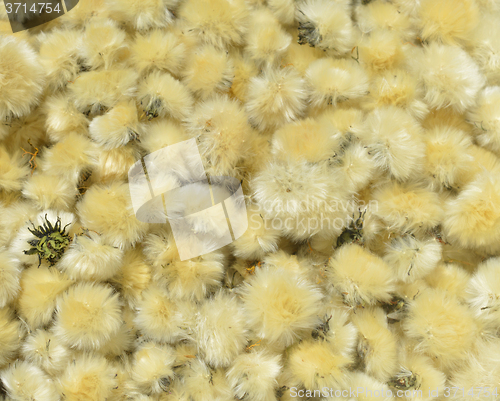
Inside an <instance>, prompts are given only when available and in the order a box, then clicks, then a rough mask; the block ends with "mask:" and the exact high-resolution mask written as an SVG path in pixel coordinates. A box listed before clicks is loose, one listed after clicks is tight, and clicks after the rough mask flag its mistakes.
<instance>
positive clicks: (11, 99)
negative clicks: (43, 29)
mask: <svg viewBox="0 0 500 401" xmlns="http://www.w3.org/2000/svg"><path fill="white" fill-rule="evenodd" d="M44 74H45V73H44V72H43V70H42V68H41V65H40V64H39V61H38V57H37V55H36V53H35V52H34V51H33V49H32V48H31V47H30V46H29V44H28V43H27V42H25V41H22V40H19V39H17V38H16V37H14V36H11V35H2V36H0V93H2V96H1V98H0V120H4V119H5V118H9V119H10V118H11V117H20V116H22V115H25V114H27V113H28V112H29V111H30V109H31V107H32V106H34V105H35V104H36V102H37V101H38V97H39V96H40V94H41V92H42V89H43V80H44Z"/></svg>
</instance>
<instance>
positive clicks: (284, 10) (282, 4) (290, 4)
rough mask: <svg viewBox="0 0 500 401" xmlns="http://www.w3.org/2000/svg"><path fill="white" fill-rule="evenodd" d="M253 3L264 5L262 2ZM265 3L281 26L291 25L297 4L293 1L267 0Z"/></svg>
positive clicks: (260, 0)
mask: <svg viewBox="0 0 500 401" xmlns="http://www.w3.org/2000/svg"><path fill="white" fill-rule="evenodd" d="M254 1H256V2H260V3H264V1H262V0H254ZM265 3H266V5H267V7H268V8H269V10H270V11H271V12H272V13H273V15H274V16H275V17H276V18H277V19H278V21H279V22H281V23H282V24H283V25H293V23H294V22H295V13H296V10H297V3H296V2H295V1H294V0H267V1H266V2H265Z"/></svg>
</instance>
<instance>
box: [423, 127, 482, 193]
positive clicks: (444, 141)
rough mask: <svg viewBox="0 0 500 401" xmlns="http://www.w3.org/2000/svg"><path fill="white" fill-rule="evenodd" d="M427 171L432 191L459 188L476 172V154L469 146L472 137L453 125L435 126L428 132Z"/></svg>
mask: <svg viewBox="0 0 500 401" xmlns="http://www.w3.org/2000/svg"><path fill="white" fill-rule="evenodd" d="M424 141H425V146H426V149H425V159H426V163H425V164H424V170H425V173H426V175H427V178H428V179H429V181H430V185H431V188H432V189H433V190H438V191H443V190H445V189H446V190H451V189H455V190H458V189H460V188H462V187H463V186H464V185H465V184H466V183H467V182H468V181H469V180H470V179H471V178H472V175H473V172H475V171H474V170H475V169H474V166H473V165H474V161H475V160H474V157H473V156H472V155H471V154H470V152H469V149H470V147H471V145H472V141H471V138H470V137H469V136H468V135H467V134H466V133H465V132H463V131H461V130H459V129H456V128H453V127H450V126H446V125H444V126H436V127H434V128H432V129H430V130H427V131H425V136H424Z"/></svg>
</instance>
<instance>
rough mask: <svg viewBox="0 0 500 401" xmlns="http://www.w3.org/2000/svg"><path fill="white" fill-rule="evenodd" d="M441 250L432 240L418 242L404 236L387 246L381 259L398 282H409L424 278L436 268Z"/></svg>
mask: <svg viewBox="0 0 500 401" xmlns="http://www.w3.org/2000/svg"><path fill="white" fill-rule="evenodd" d="M441 248H442V247H441V245H440V244H439V243H438V242H437V241H436V240H434V239H428V240H419V239H417V238H415V237H413V236H411V235H405V236H402V237H396V238H394V239H393V240H392V241H391V243H390V244H388V246H387V251H386V254H385V255H384V258H383V259H384V260H385V262H386V263H387V264H388V265H389V266H391V268H392V269H393V271H394V273H395V277H396V278H397V279H398V280H401V281H404V282H410V281H415V280H418V279H421V278H423V277H425V276H426V275H427V274H429V273H430V272H431V270H432V269H434V268H435V267H436V265H437V263H438V262H439V261H440V260H441V252H442V249H441Z"/></svg>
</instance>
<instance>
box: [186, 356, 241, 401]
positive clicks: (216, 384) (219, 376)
mask: <svg viewBox="0 0 500 401" xmlns="http://www.w3.org/2000/svg"><path fill="white" fill-rule="evenodd" d="M188 364H189V366H188V368H187V369H185V371H184V372H183V377H182V382H181V384H180V385H179V387H180V388H181V390H182V394H183V395H184V397H185V398H187V399H188V400H195V401H212V400H230V399H232V398H233V392H232V391H231V387H230V386H229V384H228V382H227V379H226V374H225V370H223V369H212V368H211V367H209V366H207V365H206V364H205V362H203V361H202V360H201V359H198V358H196V359H194V360H191V361H189V362H188ZM181 399H182V398H181Z"/></svg>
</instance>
